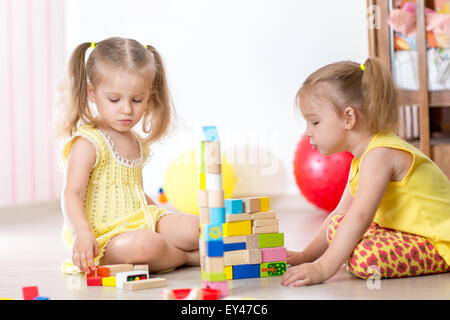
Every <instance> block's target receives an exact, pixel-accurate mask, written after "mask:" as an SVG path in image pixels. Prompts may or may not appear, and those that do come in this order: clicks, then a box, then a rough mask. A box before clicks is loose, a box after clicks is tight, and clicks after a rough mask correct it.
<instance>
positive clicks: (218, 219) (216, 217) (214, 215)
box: [209, 208, 225, 225]
mask: <svg viewBox="0 0 450 320" xmlns="http://www.w3.org/2000/svg"><path fill="white" fill-rule="evenodd" d="M209 219H210V220H209V221H210V223H211V224H220V225H222V223H225V208H209Z"/></svg>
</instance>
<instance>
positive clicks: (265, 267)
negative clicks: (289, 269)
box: [260, 261, 286, 278]
mask: <svg viewBox="0 0 450 320" xmlns="http://www.w3.org/2000/svg"><path fill="white" fill-rule="evenodd" d="M260 266H261V278H262V277H276V276H281V275H282V274H283V273H285V272H286V261H277V262H263V263H261V264H260Z"/></svg>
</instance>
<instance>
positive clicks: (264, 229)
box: [252, 225, 280, 234]
mask: <svg viewBox="0 0 450 320" xmlns="http://www.w3.org/2000/svg"><path fill="white" fill-rule="evenodd" d="M279 231H280V230H279V227H278V225H275V226H262V227H256V226H254V227H253V228H252V233H253V234H260V233H278V232H279Z"/></svg>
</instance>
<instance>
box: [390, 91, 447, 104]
mask: <svg viewBox="0 0 450 320" xmlns="http://www.w3.org/2000/svg"><path fill="white" fill-rule="evenodd" d="M397 93H398V103H399V104H400V105H401V106H412V105H418V104H419V91H417V90H398V91H397ZM428 99H429V105H430V107H450V90H442V91H429V92H428Z"/></svg>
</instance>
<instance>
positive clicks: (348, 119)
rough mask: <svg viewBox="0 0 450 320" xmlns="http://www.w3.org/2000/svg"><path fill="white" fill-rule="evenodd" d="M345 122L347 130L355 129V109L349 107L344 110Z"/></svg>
mask: <svg viewBox="0 0 450 320" xmlns="http://www.w3.org/2000/svg"><path fill="white" fill-rule="evenodd" d="M344 121H345V129H347V130H351V129H353V128H354V127H355V124H356V110H355V108H353V107H350V106H348V107H346V108H345V109H344Z"/></svg>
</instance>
